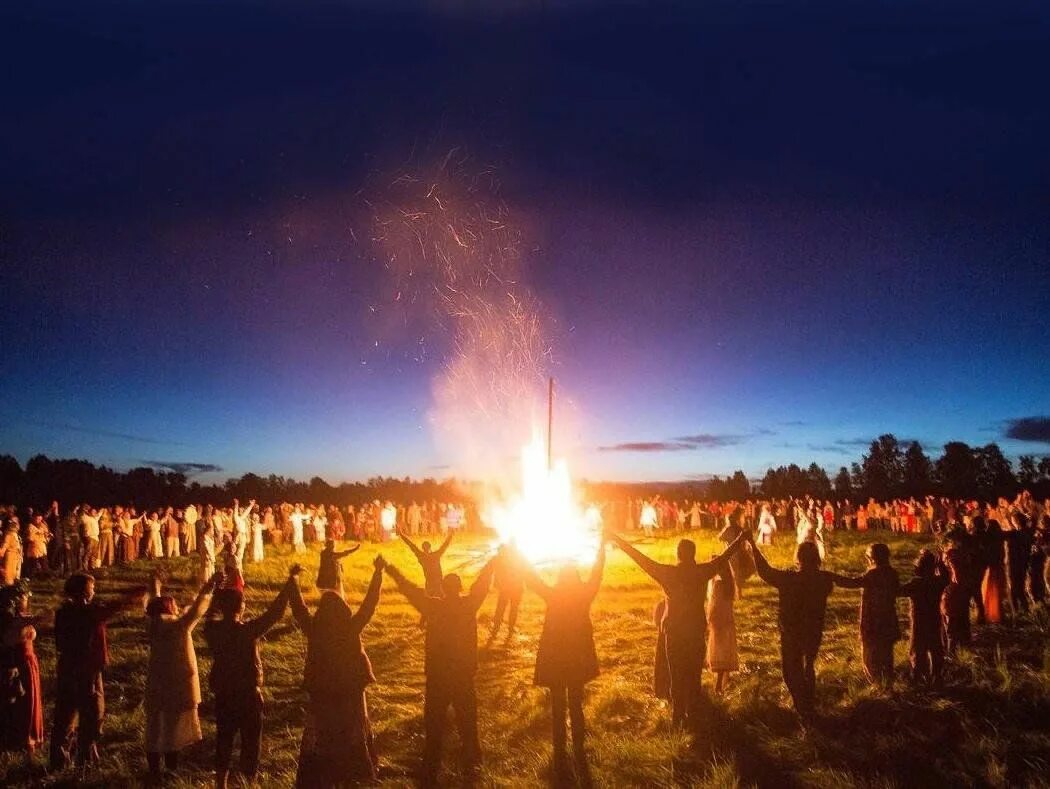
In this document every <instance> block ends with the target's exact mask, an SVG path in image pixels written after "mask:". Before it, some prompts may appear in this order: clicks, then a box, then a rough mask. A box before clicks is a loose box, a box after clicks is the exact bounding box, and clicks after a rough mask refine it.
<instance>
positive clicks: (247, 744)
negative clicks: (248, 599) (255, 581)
mask: <svg viewBox="0 0 1050 789" xmlns="http://www.w3.org/2000/svg"><path fill="white" fill-rule="evenodd" d="M300 572H302V567H300V566H299V565H298V564H296V565H293V566H292V568H291V569H290V570H289V574H288V581H287V582H286V583H285V586H284V588H283V589H281V591H280V592H279V593H278V595H277V597H276V598H274V600H273V602H272V603H270V605H269V607H268V608H267V609H266V611H264V612H263V613H262V614H261V615H260V616H257V617H255V618H254V619H243V615H244V593H243V592H242V591H241V590H239V589H219V590H218V591H217V592H216V593H215V596H214V597H213V598H212V603H211V608H210V609H209V611H208V619H207V621H206V622H205V623H204V628H203V630H204V640H205V642H206V643H207V644H208V647H209V649H210V650H211V654H212V667H211V674H210V675H209V677H208V685H209V687H210V688H211V690H212V693H213V694H214V696H215V786H216V789H225V787H226V786H227V783H228V781H229V775H230V758H231V756H232V755H233V741H234V738H236V737H237V735H240V738H241V773H242V774H243V775H244V778H245V780H247V781H249V782H250V781H253V780H254V778H255V774H256V772H257V771H258V769H259V753H260V750H261V748H262V733H263V697H262V687H263V667H262V659H261V658H260V656H259V639H260V638H262V637H263V636H264V635H266V633H267V632H268V631H269V630H270V629H271V628H272V627H273V626H274V625H276V624H277V623H278V622H280V621H281V617H283V616H284V612H285V609H286V608H287V607H288V601H289V598H290V597H291V596H292V593H293V590H292V587H293V586H295V584H296V581H295V579H296V578H297V577H298V575H299V573H300Z"/></svg>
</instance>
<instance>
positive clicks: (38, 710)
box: [0, 580, 44, 763]
mask: <svg viewBox="0 0 1050 789" xmlns="http://www.w3.org/2000/svg"><path fill="white" fill-rule="evenodd" d="M29 598H30V591H29V583H28V582H27V581H25V580H22V581H18V582H17V583H16V584H14V585H13V586H6V587H4V588H3V589H0V669H2V670H3V674H2V676H0V687H2V689H3V694H4V695H3V698H2V699H0V719H2V721H3V730H2V732H0V734H2V742H0V745H2V747H3V750H5V751H15V752H21V753H23V754H25V757H26V762H27V763H30V762H32V760H33V754H34V753H35V752H36V749H37V747H38V746H39V745H40V744H41V743H42V742H43V741H44V703H43V695H42V694H41V692H40V663H39V662H38V661H37V657H36V649H35V648H34V646H33V642H34V641H35V640H36V626H35V625H36V620H34V618H33V617H32V616H31V615H30V612H29Z"/></svg>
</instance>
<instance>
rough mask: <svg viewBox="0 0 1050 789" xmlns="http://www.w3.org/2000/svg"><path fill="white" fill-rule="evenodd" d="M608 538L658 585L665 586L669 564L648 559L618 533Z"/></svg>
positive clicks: (667, 580)
mask: <svg viewBox="0 0 1050 789" xmlns="http://www.w3.org/2000/svg"><path fill="white" fill-rule="evenodd" d="M610 539H611V540H612V542H613V543H614V544H615V545H616V547H617V548H619V549H620V550H621V551H623V552H624V553H626V554H627V555H628V556H629V557H630V558H631V559H632V560H633V561H634V563H635V564H637V565H638V566H639V567H640V568H641V569H642V572H644V573H645V574H646V575H648V576H649V577H650V578H652V579H653V580H654V581H656V582H657V583H658V584H660V586H665V585H666V584H667V583H668V582H669V581H670V572H671V568H670V566H668V565H666V564H660V562H658V561H656V560H654V559H650V558H649V557H648V556H646V555H645V554H644V553H642V552H641V551H639V550H638V549H637V548H635V547H634V546H633V545H631V544H630V543H629V542H627V540H625V539H624V538H623V537H621V536H620V535H618V534H614V535H612V536H611V537H610Z"/></svg>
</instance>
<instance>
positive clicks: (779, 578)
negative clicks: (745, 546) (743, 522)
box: [746, 533, 784, 589]
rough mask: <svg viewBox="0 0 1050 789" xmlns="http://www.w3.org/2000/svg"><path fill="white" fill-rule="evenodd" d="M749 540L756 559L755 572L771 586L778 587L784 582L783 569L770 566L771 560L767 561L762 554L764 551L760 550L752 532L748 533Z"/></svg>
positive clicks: (752, 553)
mask: <svg viewBox="0 0 1050 789" xmlns="http://www.w3.org/2000/svg"><path fill="white" fill-rule="evenodd" d="M746 536H747V541H748V543H750V545H751V555H752V556H754V559H755V572H756V573H758V577H759V578H761V579H762V580H763V581H765V582H766V583H767V584H769V585H770V586H775V587H777V588H778V589H779V588H780V586H781V584H782V583H783V576H784V571H783V570H777V569H776V568H774V567H770V566H769V562H767V561H766V557H765V556H763V555H762V551H760V550H758V546H757V545H755V541H754V539H753V538H752V537H751V534H750V533H748V534H747V535H746Z"/></svg>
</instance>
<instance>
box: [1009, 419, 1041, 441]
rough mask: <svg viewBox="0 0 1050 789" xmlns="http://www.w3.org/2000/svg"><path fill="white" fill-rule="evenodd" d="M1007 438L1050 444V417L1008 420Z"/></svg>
mask: <svg viewBox="0 0 1050 789" xmlns="http://www.w3.org/2000/svg"><path fill="white" fill-rule="evenodd" d="M1003 436H1004V437H1005V438H1011V439H1013V440H1014V441H1035V442H1039V443H1042V444H1050V416H1025V417H1021V418H1020V419H1008V420H1006V431H1005V432H1004V433H1003Z"/></svg>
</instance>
